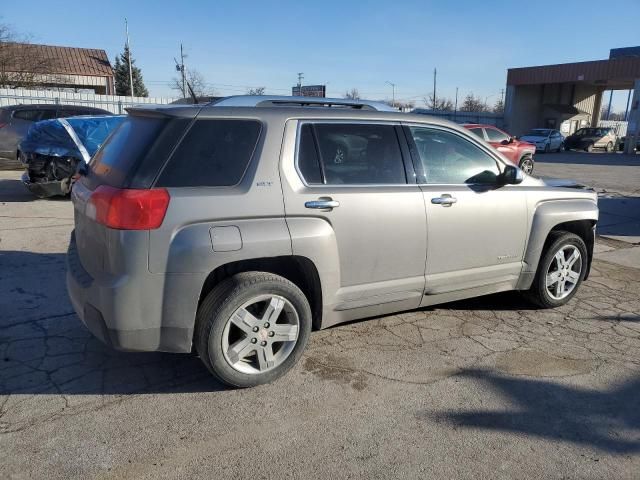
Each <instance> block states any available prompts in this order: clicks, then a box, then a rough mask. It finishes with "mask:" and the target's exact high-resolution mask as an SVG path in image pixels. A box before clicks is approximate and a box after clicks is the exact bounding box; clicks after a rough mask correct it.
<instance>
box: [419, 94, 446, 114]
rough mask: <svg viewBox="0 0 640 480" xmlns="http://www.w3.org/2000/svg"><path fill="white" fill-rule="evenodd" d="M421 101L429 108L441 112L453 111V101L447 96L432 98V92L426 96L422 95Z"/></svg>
mask: <svg viewBox="0 0 640 480" xmlns="http://www.w3.org/2000/svg"><path fill="white" fill-rule="evenodd" d="M422 101H423V102H424V104H425V105H426V106H427V108H428V109H429V110H440V111H443V112H452V111H453V102H452V101H451V99H449V98H436V99H435V100H434V98H433V94H431V95H429V96H428V97H424V98H423V99H422Z"/></svg>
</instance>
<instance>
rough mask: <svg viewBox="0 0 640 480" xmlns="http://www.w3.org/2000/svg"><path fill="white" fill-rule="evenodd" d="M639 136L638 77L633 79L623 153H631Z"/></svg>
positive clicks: (639, 86)
mask: <svg viewBox="0 0 640 480" xmlns="http://www.w3.org/2000/svg"><path fill="white" fill-rule="evenodd" d="M638 138H640V78H639V79H637V80H636V81H635V86H634V89H633V99H632V100H631V109H630V110H629V123H628V125H627V138H626V140H625V142H624V153H629V154H631V153H633V147H635V145H636V142H637V141H638Z"/></svg>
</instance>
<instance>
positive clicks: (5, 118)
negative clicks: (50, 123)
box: [0, 104, 112, 167]
mask: <svg viewBox="0 0 640 480" xmlns="http://www.w3.org/2000/svg"><path fill="white" fill-rule="evenodd" d="M76 115H112V113H111V112H108V111H106V110H103V109H101V108H94V107H82V106H76V105H37V104H36V105H12V106H8V107H0V158H3V159H5V162H3V163H5V164H7V165H11V166H18V167H19V165H20V163H19V162H18V144H19V143H20V141H21V140H22V139H23V138H24V136H25V135H26V134H27V132H28V131H29V127H31V125H33V124H34V123H35V122H39V121H41V120H49V119H52V118H65V117H73V116H76ZM7 160H8V161H7Z"/></svg>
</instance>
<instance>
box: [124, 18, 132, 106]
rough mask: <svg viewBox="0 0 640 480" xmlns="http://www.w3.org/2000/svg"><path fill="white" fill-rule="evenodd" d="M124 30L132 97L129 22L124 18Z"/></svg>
mask: <svg viewBox="0 0 640 480" xmlns="http://www.w3.org/2000/svg"><path fill="white" fill-rule="evenodd" d="M124 28H125V30H126V32H127V54H128V60H129V87H130V88H131V96H132V97H133V67H132V66H131V46H130V45H129V22H127V17H124Z"/></svg>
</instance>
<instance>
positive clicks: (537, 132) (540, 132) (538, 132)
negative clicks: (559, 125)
mask: <svg viewBox="0 0 640 480" xmlns="http://www.w3.org/2000/svg"><path fill="white" fill-rule="evenodd" d="M549 133H551V130H545V129H544V128H534V129H533V130H531V131H530V132H529V133H527V135H526V136H527V137H548V136H549Z"/></svg>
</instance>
